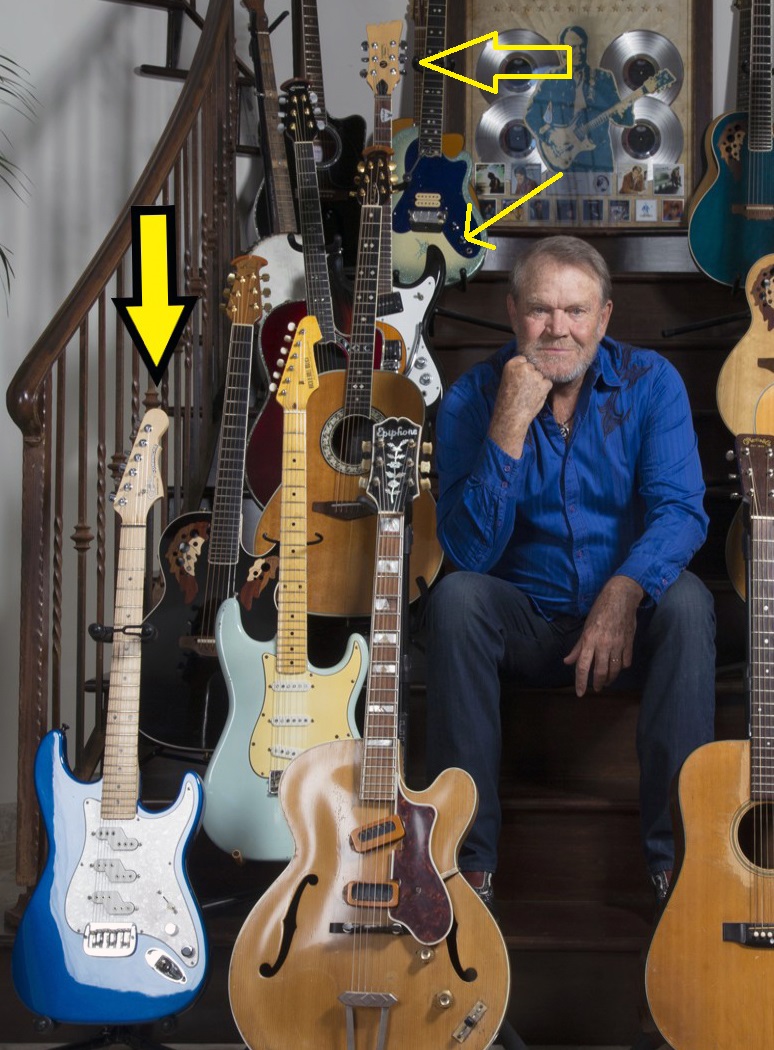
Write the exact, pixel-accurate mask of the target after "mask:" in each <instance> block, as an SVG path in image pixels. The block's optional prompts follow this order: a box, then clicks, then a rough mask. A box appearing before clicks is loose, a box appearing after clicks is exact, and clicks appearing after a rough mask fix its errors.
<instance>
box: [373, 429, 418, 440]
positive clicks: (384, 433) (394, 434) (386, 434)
mask: <svg viewBox="0 0 774 1050" xmlns="http://www.w3.org/2000/svg"><path fill="white" fill-rule="evenodd" d="M416 433H417V432H416V428H414V427H380V428H379V430H378V431H377V434H378V435H379V437H380V438H384V440H385V441H387V440H389V439H391V438H393V439H394V438H413V437H416Z"/></svg>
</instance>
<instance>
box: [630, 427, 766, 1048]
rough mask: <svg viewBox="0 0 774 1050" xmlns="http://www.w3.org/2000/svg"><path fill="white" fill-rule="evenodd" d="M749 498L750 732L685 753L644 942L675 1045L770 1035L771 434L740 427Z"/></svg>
mask: <svg viewBox="0 0 774 1050" xmlns="http://www.w3.org/2000/svg"><path fill="white" fill-rule="evenodd" d="M736 453H737V462H738V465H739V477H740V481H741V485H742V493H743V496H744V500H745V503H746V504H747V505H748V508H749V523H750V563H749V574H750V585H749V588H748V599H747V605H748V622H749V635H748V649H749V676H748V683H749V691H750V695H749V702H750V736H749V739H747V740H719V741H715V742H714V743H711V744H705V745H704V746H703V747H700V748H698V749H697V750H696V751H694V752H693V754H691V755H689V756H688V758H687V759H686V761H685V763H684V764H683V767H682V769H681V770H680V775H679V779H678V796H677V797H678V803H679V822H680V823H679V827H680V829H681V831H682V835H681V836H680V839H681V840H682V841H683V843H684V855H683V857H682V858H680V864H679V869H678V871H677V874H676V877H675V881H674V883H673V887H672V892H671V894H670V896H669V899H668V900H667V904H666V907H665V909H664V912H663V914H662V916H661V918H660V920H659V923H658V926H657V927H656V932H655V934H654V936H653V941H652V943H651V946H650V950H649V952H648V959H647V965H646V973H645V979H646V990H647V995H648V1003H649V1005H650V1010H651V1013H652V1015H653V1019H654V1021H655V1022H656V1025H657V1026H658V1029H659V1031H660V1032H661V1034H662V1035H663V1037H664V1039H665V1040H666V1041H667V1042H668V1043H669V1045H670V1046H671V1047H673V1048H674V1050H707V1048H708V1047H716V1048H717V1050H737V1048H738V1050H742V1048H744V1050H771V1047H772V1045H774V996H773V995H772V994H771V992H772V988H774V719H773V718H772V711H773V710H774V659H773V657H774V577H773V576H772V571H771V562H772V554H771V552H772V550H774V491H773V490H772V467H773V465H774V438H772V437H769V436H765V435H759V434H740V435H739V436H738V437H737V439H736Z"/></svg>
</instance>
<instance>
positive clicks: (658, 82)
mask: <svg viewBox="0 0 774 1050" xmlns="http://www.w3.org/2000/svg"><path fill="white" fill-rule="evenodd" d="M674 82H675V75H674V73H671V72H670V71H669V70H668V69H659V71H658V73H654V75H653V76H652V77H648V79H647V80H646V81H645V83H644V84H643V85H642V93H643V95H654V94H655V93H656V92H657V91H663V90H664V88H667V87H669V85H670V84H674Z"/></svg>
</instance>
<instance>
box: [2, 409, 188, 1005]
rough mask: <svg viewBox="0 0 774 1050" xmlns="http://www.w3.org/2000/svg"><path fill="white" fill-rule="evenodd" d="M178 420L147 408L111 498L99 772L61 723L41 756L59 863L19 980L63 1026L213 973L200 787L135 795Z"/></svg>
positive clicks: (47, 816)
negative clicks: (194, 846) (151, 581)
mask: <svg viewBox="0 0 774 1050" xmlns="http://www.w3.org/2000/svg"><path fill="white" fill-rule="evenodd" d="M168 425H169V421H168V419H167V416H166V414H165V413H164V412H162V411H161V409H151V410H150V411H149V412H147V413H146V414H145V417H144V418H143V420H142V423H141V424H140V428H139V431H138V436H137V439H136V441H135V443H134V447H133V448H132V451H131V454H130V457H129V462H128V465H127V468H126V470H125V471H124V476H123V478H122V480H121V483H120V485H119V487H118V491H117V494H116V497H115V500H114V506H115V508H116V511H117V512H118V514H119V516H120V517H121V531H120V539H119V548H118V568H117V572H116V600H115V610H114V621H115V622H114V628H113V632H114V633H113V658H112V661H111V666H110V691H109V700H108V708H107V712H106V715H105V754H104V760H103V770H102V773H103V775H102V779H101V780H97V781H94V782H92V783H82V782H81V781H79V780H76V779H75V778H74V777H73V775H72V774H71V772H70V770H69V768H68V766H67V762H66V758H65V746H64V736H63V734H62V733H61V732H60V731H59V730H53V731H52V732H50V733H48V734H47V735H46V736H45V737H44V738H43V740H42V741H41V744H40V747H39V748H38V753H37V758H36V761H35V786H36V789H37V793H38V800H39V802H40V808H41V811H42V813H43V819H44V820H45V824H46V833H47V836H48V858H47V860H46V866H45V869H44V871H43V874H42V875H41V878H40V881H39V883H38V885H37V886H36V888H35V891H34V893H33V895H32V898H31V900H30V902H29V904H28V905H27V909H26V911H25V912H24V915H23V916H22V921H21V924H20V926H19V929H18V931H17V933H16V940H15V943H14V948H13V981H14V984H15V986H16V990H17V992H18V993H19V996H20V997H21V999H22V1000H23V1001H24V1003H25V1004H26V1005H27V1006H28V1007H29V1008H30V1009H31V1010H33V1011H35V1013H38V1014H41V1015H43V1016H45V1017H48V1018H52V1019H53V1020H55V1021H62V1022H69V1023H73V1024H104V1025H112V1024H137V1023H140V1022H144V1021H153V1020H157V1019H159V1018H162V1017H166V1016H168V1015H170V1014H175V1013H178V1012H179V1011H181V1010H183V1009H184V1008H185V1007H186V1006H189V1005H190V1004H191V1002H192V1001H193V1000H194V999H195V998H196V996H197V995H198V994H199V992H200V991H201V989H202V986H203V981H204V976H205V970H206V964H207V950H206V943H205V935H204V928H203V926H202V921H201V916H200V914H199V911H198V908H197V906H196V902H195V901H194V898H193V895H192V893H191V889H190V886H189V884H188V880H187V877H186V873H185V857H186V851H187V849H188V846H189V843H190V841H191V839H192V838H193V835H194V833H195V831H196V828H197V825H198V823H199V817H200V814H201V808H202V786H201V782H200V781H199V778H198V777H197V776H196V774H195V773H186V774H185V776H184V778H183V784H182V787H181V789H180V794H179V796H178V798H177V800H176V801H175V802H174V803H173V804H172V805H171V806H170V807H169V808H168V809H165V810H154V811H153V812H151V811H149V810H146V809H144V808H143V807H142V806H141V805H140V804H139V803H138V796H139V770H138V763H137V744H138V732H137V727H138V715H139V682H140V676H139V670H140V663H141V660H142V657H143V656H144V651H145V647H144V645H143V642H142V640H141V637H140V627H141V621H142V603H143V583H144V578H145V546H146V544H145V536H146V527H145V519H146V517H147V514H148V511H149V510H150V508H151V506H152V505H153V503H155V502H156V500H158V499H160V498H161V497H163V495H164V483H163V480H162V478H161V475H160V473H159V459H160V451H161V450H160V444H159V442H160V439H161V437H162V435H163V434H164V433H165V431H166V430H167V427H168ZM151 644H152V643H151Z"/></svg>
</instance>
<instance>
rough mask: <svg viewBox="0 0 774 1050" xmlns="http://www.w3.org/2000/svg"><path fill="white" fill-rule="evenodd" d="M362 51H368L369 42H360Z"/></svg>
mask: <svg viewBox="0 0 774 1050" xmlns="http://www.w3.org/2000/svg"><path fill="white" fill-rule="evenodd" d="M360 49H361V50H362V51H367V50H368V41H367V40H361V42H360Z"/></svg>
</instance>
